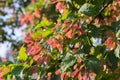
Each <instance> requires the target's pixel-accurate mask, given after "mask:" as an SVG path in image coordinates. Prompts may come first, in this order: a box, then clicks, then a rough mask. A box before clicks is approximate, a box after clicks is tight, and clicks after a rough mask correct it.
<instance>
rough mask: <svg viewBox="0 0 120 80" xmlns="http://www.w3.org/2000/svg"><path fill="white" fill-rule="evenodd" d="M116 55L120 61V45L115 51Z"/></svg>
mask: <svg viewBox="0 0 120 80" xmlns="http://www.w3.org/2000/svg"><path fill="white" fill-rule="evenodd" d="M114 54H115V56H116V57H117V58H119V59H120V45H117V47H116V49H115V51H114Z"/></svg>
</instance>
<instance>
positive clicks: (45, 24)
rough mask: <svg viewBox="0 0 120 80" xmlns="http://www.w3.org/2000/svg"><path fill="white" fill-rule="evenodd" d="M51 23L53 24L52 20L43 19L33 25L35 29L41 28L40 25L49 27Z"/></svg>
mask: <svg viewBox="0 0 120 80" xmlns="http://www.w3.org/2000/svg"><path fill="white" fill-rule="evenodd" d="M53 25H54V23H53V22H49V21H48V20H46V19H44V20H42V21H41V22H40V23H39V24H38V25H37V26H36V27H35V29H38V28H41V27H44V26H48V27H51V26H53Z"/></svg>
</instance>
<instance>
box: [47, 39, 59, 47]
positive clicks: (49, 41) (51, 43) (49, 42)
mask: <svg viewBox="0 0 120 80" xmlns="http://www.w3.org/2000/svg"><path fill="white" fill-rule="evenodd" d="M46 42H47V43H48V44H49V45H50V46H51V47H52V48H56V47H57V46H56V45H57V44H58V43H57V42H56V40H55V39H48V40H47V41H46Z"/></svg>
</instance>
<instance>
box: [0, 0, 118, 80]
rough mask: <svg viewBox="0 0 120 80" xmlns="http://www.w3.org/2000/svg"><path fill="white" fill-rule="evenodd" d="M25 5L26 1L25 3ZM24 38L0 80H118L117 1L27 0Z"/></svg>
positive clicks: (22, 20)
mask: <svg viewBox="0 0 120 80" xmlns="http://www.w3.org/2000/svg"><path fill="white" fill-rule="evenodd" d="M28 2H29V1H28ZM24 9H25V14H24V12H23V13H21V14H20V15H19V16H20V25H25V24H27V26H28V27H27V29H26V30H25V31H26V37H25V39H24V44H23V45H22V46H21V48H20V50H19V52H18V54H16V55H15V58H14V60H15V62H9V61H7V62H3V63H1V67H0V80H4V79H5V80H11V79H12V80H119V79H120V77H119V76H120V64H119V60H120V15H119V13H120V1H119V0H31V2H29V3H27V4H26V6H24Z"/></svg>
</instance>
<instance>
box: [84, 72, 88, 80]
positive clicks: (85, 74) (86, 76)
mask: <svg viewBox="0 0 120 80" xmlns="http://www.w3.org/2000/svg"><path fill="white" fill-rule="evenodd" d="M83 80H89V77H88V74H87V72H85V73H84V75H83Z"/></svg>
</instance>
